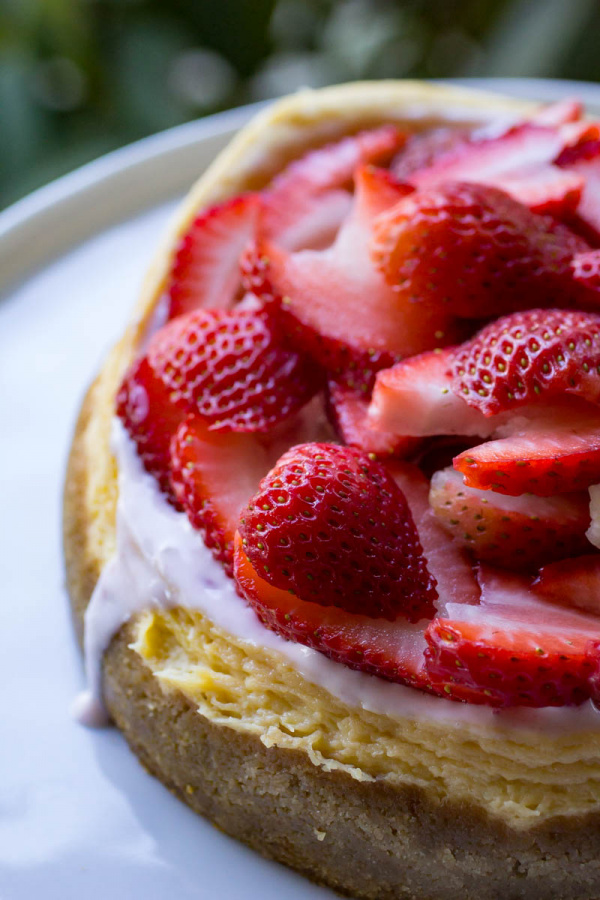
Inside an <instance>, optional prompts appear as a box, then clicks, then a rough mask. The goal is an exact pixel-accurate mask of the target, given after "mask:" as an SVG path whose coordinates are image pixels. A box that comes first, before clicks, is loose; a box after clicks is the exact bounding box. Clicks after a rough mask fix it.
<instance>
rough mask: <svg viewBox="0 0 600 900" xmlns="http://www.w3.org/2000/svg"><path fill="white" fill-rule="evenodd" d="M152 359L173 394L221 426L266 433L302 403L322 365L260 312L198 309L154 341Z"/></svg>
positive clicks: (173, 398) (315, 386)
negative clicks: (311, 361) (287, 339)
mask: <svg viewBox="0 0 600 900" xmlns="http://www.w3.org/2000/svg"><path fill="white" fill-rule="evenodd" d="M147 357H148V362H149V365H150V367H151V368H152V370H153V372H154V374H155V375H156V377H157V378H159V379H160V381H161V382H162V383H163V384H164V385H165V387H166V388H167V390H168V391H169V392H170V397H171V401H172V402H173V403H176V404H177V403H184V404H185V405H187V406H188V407H189V411H190V412H194V413H197V414H198V415H200V416H201V417H202V418H203V419H204V421H205V422H206V423H207V424H208V425H209V427H210V428H211V429H212V430H214V431H236V432H244V431H248V432H249V431H267V430H268V429H269V428H271V427H272V426H273V425H275V424H277V423H278V422H280V421H282V420H283V419H285V418H286V417H287V416H289V415H291V414H292V413H294V412H295V411H296V410H298V409H299V408H300V407H301V406H303V405H304V404H305V403H306V402H307V401H308V400H310V398H311V397H312V395H313V394H314V393H315V391H316V390H317V389H318V387H319V385H320V381H319V373H318V369H317V368H316V367H315V366H314V364H310V365H309V364H308V362H307V361H306V359H305V357H303V356H302V355H300V354H299V353H297V352H296V351H294V350H291V349H289V348H288V346H287V345H286V342H285V340H284V338H283V335H282V334H281V332H280V330H279V328H278V326H277V323H276V321H275V319H274V318H273V316H271V315H269V314H267V313H265V312H263V311H261V310H258V311H256V310H240V309H233V310H203V309H198V310H194V311H193V312H191V313H188V314H186V315H183V316H179V317H178V318H177V319H174V320H173V321H171V322H169V323H168V324H167V325H166V326H165V327H164V328H162V329H161V330H160V331H159V332H158V333H157V334H156V335H155V337H154V338H153V339H152V341H151V343H150V345H149V347H148V350H147Z"/></svg>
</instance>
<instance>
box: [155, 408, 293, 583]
mask: <svg viewBox="0 0 600 900" xmlns="http://www.w3.org/2000/svg"><path fill="white" fill-rule="evenodd" d="M170 453H171V482H172V485H173V490H174V493H175V496H176V497H177V500H178V502H179V504H180V505H181V507H182V508H183V509H184V510H185V512H186V513H187V515H188V518H189V520H190V522H191V523H192V525H193V526H194V528H197V529H198V530H199V531H201V532H202V535H203V537H204V542H205V544H206V546H207V547H208V548H209V549H210V550H211V551H212V553H213V555H214V556H215V558H216V559H218V560H219V562H222V563H223V565H224V568H225V571H226V572H227V574H228V575H231V574H232V565H233V539H234V536H235V531H236V528H237V524H238V520H239V517H240V512H241V510H242V509H243V507H244V506H245V505H246V503H247V502H248V500H249V499H250V498H251V497H252V495H253V494H254V492H255V491H256V488H257V486H258V483H259V482H260V479H261V478H262V477H263V475H265V474H266V473H267V472H268V471H269V468H270V467H271V465H272V464H273V462H274V458H273V451H271V452H269V450H268V449H267V448H266V447H264V446H263V445H262V444H261V443H260V442H259V441H258V439H257V438H256V437H255V436H254V435H251V434H221V433H219V432H214V431H211V430H210V429H209V428H208V427H207V425H206V422H205V421H204V420H202V419H200V418H198V417H197V416H188V418H187V419H185V421H183V422H182V423H181V425H180V426H179V429H178V430H177V432H176V434H175V435H174V437H173V439H172V441H171V448H170ZM276 458H277V457H276V456H275V459H276Z"/></svg>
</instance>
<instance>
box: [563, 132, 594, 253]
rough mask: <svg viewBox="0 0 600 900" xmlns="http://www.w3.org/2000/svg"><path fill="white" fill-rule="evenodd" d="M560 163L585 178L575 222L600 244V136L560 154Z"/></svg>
mask: <svg viewBox="0 0 600 900" xmlns="http://www.w3.org/2000/svg"><path fill="white" fill-rule="evenodd" d="M556 165H557V166H560V167H561V168H563V169H565V170H566V171H569V172H572V173H574V174H575V175H578V176H579V177H580V178H582V179H583V182H584V188H583V193H582V195H581V201H580V203H579V205H578V206H577V214H576V217H575V223H576V224H578V225H579V227H580V230H581V232H582V234H584V236H585V237H586V238H587V239H588V240H589V241H590V242H591V243H592V244H594V245H596V246H597V245H598V244H599V243H600V139H598V136H596V139H592V140H582V141H580V142H579V143H577V144H575V146H573V147H567V148H566V149H564V150H563V151H562V153H560V155H559V156H558V158H557V160H556Z"/></svg>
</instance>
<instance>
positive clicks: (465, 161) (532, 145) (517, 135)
mask: <svg viewBox="0 0 600 900" xmlns="http://www.w3.org/2000/svg"><path fill="white" fill-rule="evenodd" d="M565 142H566V135H565V134H563V132H562V130H561V129H560V128H549V127H544V126H542V125H534V124H531V123H530V122H524V123H522V124H520V125H515V126H513V127H512V128H510V129H509V130H508V131H505V132H504V133H503V134H501V135H499V136H495V137H489V138H484V139H479V140H477V139H474V140H472V141H470V142H465V143H462V144H459V145H458V146H456V147H454V148H453V149H451V150H450V151H449V152H448V153H446V154H444V155H443V156H441V157H440V158H438V159H437V160H435V161H434V163H433V164H432V165H429V166H427V167H426V168H424V169H421V170H420V171H417V172H413V173H412V174H411V176H410V181H411V182H412V183H413V184H415V185H416V186H417V187H418V188H420V189H423V188H425V189H428V188H432V187H436V186H437V185H440V184H442V183H443V182H448V181H462V182H467V181H468V182H476V183H478V184H485V185H492V186H493V187H497V188H501V189H502V190H503V191H506V192H507V193H508V194H510V195H511V196H512V197H514V199H515V200H518V201H519V203H523V204H524V205H526V206H529V208H530V209H531V210H533V211H534V212H552V213H553V214H556V213H561V212H564V210H565V209H570V210H572V209H574V208H575V207H576V205H577V202H578V200H579V198H580V196H581V191H582V188H583V179H582V178H581V177H579V176H578V175H577V174H576V173H574V172H568V171H566V170H562V171H561V169H559V168H558V167H557V166H554V165H552V162H553V160H554V159H555V157H556V156H557V155H558V154H559V153H560V152H561V151H562V149H563V147H564V146H565Z"/></svg>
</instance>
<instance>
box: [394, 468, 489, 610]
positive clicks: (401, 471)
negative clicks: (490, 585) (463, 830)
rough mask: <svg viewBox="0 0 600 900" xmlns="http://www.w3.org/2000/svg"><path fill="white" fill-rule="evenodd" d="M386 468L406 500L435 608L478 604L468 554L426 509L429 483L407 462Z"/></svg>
mask: <svg viewBox="0 0 600 900" xmlns="http://www.w3.org/2000/svg"><path fill="white" fill-rule="evenodd" d="M386 467H387V469H388V471H389V473H390V474H391V475H392V477H393V479H394V481H395V482H396V484H397V485H398V486H399V488H400V490H401V491H402V493H403V494H404V496H405V497H406V500H407V502H408V506H409V508H410V511H411V513H412V517H413V521H414V523H415V525H416V527H417V532H418V534H419V540H420V542H421V546H422V548H423V554H424V556H425V560H426V562H427V568H428V569H429V571H430V572H431V574H432V575H433V577H434V578H435V580H436V583H437V593H438V599H437V601H436V604H435V605H436V608H437V609H438V610H439V611H440V612H443V611H445V609H446V607H447V605H448V604H449V603H457V604H460V603H467V604H473V603H478V602H479V598H480V594H481V591H480V588H479V585H478V583H477V579H476V578H475V575H474V573H473V568H472V566H471V563H470V560H469V559H468V557H467V554H466V553H465V552H464V551H463V549H462V547H459V546H457V545H456V544H455V543H454V541H452V540H451V539H450V538H449V537H448V535H447V534H446V532H445V530H444V529H443V528H442V526H441V525H440V523H439V522H438V520H437V519H436V517H435V516H434V515H433V513H432V511H431V509H430V507H429V499H428V494H429V482H428V480H427V479H426V478H425V476H424V475H423V473H422V472H421V471H420V470H419V469H418V468H417V467H416V466H413V465H411V464H410V463H405V462H398V461H396V460H394V461H390V462H388V463H387V464H386Z"/></svg>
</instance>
